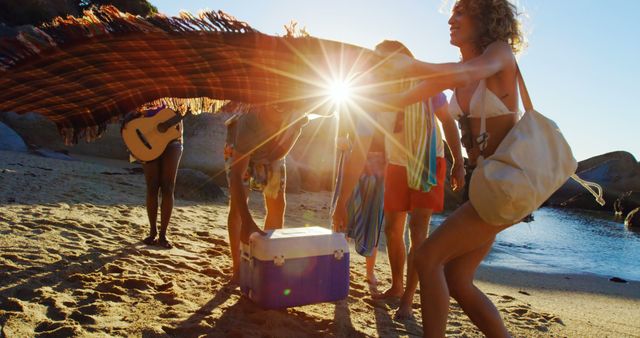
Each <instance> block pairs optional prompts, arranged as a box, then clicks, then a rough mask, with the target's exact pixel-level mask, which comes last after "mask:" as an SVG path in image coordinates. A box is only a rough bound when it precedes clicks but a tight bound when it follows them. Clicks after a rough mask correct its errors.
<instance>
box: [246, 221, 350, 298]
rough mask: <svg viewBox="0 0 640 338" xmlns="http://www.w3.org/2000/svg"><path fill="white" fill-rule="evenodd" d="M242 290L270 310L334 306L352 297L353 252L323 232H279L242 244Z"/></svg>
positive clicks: (337, 236) (338, 237)
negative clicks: (351, 254)
mask: <svg viewBox="0 0 640 338" xmlns="http://www.w3.org/2000/svg"><path fill="white" fill-rule="evenodd" d="M240 252H241V257H242V259H241V262H240V290H241V291H242V293H243V294H245V295H246V296H248V297H249V298H250V299H251V300H253V301H254V302H255V303H257V304H258V305H260V306H261V307H263V308H266V309H282V308H286V307H292V306H299V305H306V304H313V303H321V302H331V301H337V300H340V299H344V298H346V297H347V294H348V293H349V246H348V245H347V240H346V239H345V237H344V234H342V233H333V232H332V231H331V230H329V229H325V228H321V227H306V228H289V229H278V230H271V231H268V232H267V235H266V236H260V234H258V233H254V234H252V235H251V238H250V240H249V245H246V244H241V247H240Z"/></svg>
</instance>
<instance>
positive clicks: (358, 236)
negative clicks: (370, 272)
mask: <svg viewBox="0 0 640 338" xmlns="http://www.w3.org/2000/svg"><path fill="white" fill-rule="evenodd" d="M380 155H381V158H384V157H383V156H384V155H382V154H380ZM382 162H383V161H377V162H376V158H375V157H374V158H369V161H368V163H367V165H368V167H372V166H376V165H377V164H379V163H382ZM379 166H380V165H378V167H379ZM382 166H384V164H382ZM347 217H348V223H347V236H348V237H349V238H353V240H354V242H355V243H354V244H355V245H354V246H355V249H356V252H357V253H358V254H360V255H362V256H365V257H369V256H371V255H372V254H373V252H374V251H375V250H376V248H377V247H378V240H379V239H380V232H381V230H382V227H383V224H384V223H383V222H384V170H375V169H373V170H369V169H367V170H365V171H364V172H363V173H362V175H361V176H360V179H359V180H358V184H357V185H356V188H355V189H354V191H353V194H352V195H351V198H350V199H349V203H348V204H347Z"/></svg>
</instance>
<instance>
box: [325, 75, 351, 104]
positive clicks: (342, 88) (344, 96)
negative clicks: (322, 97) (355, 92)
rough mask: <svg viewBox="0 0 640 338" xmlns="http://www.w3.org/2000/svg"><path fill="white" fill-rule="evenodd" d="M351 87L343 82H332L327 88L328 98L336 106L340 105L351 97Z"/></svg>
mask: <svg viewBox="0 0 640 338" xmlns="http://www.w3.org/2000/svg"><path fill="white" fill-rule="evenodd" d="M351 89H352V88H351V85H350V84H349V83H348V82H347V81H344V80H337V81H333V83H331V85H330V87H329V96H330V97H331V101H333V103H335V104H336V105H341V104H343V103H345V102H346V101H348V100H349V98H350V97H351Z"/></svg>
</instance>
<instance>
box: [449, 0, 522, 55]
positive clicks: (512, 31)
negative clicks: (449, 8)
mask: <svg viewBox="0 0 640 338" xmlns="http://www.w3.org/2000/svg"><path fill="white" fill-rule="evenodd" d="M458 5H462V6H463V8H464V10H465V12H466V13H467V14H468V15H470V16H471V18H472V19H473V21H474V22H475V23H476V24H477V25H478V28H479V29H481V32H480V34H479V37H478V39H477V41H476V46H477V47H478V48H479V49H480V50H485V49H486V48H487V46H489V45H490V44H491V43H492V42H494V41H504V42H507V43H508V44H509V45H510V46H511V49H512V50H513V52H514V53H516V54H517V53H519V52H521V51H522V50H523V49H524V48H525V47H526V41H525V37H524V34H523V33H522V29H521V26H520V21H519V20H518V18H517V17H518V15H519V14H520V13H518V10H517V8H516V6H515V5H514V4H512V3H511V2H510V1H509V0H456V2H455V6H458Z"/></svg>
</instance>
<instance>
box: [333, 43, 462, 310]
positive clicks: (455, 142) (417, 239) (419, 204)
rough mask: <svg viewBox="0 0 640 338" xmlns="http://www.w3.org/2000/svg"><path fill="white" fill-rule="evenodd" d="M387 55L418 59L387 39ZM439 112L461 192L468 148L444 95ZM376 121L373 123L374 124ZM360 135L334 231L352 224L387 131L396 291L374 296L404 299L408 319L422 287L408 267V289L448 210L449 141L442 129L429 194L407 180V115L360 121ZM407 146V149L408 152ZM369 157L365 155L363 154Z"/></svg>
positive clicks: (387, 218) (387, 208) (435, 100)
mask: <svg viewBox="0 0 640 338" xmlns="http://www.w3.org/2000/svg"><path fill="white" fill-rule="evenodd" d="M376 51H377V52H378V53H379V54H382V55H389V54H391V53H403V54H406V55H408V56H410V57H413V55H412V54H411V52H410V51H409V50H408V49H407V48H406V47H405V46H404V45H403V44H402V43H400V42H398V41H388V40H386V41H383V42H382V43H380V44H378V46H376ZM431 106H432V107H433V110H434V111H433V113H434V114H435V116H436V117H437V118H438V120H440V122H441V123H442V127H443V129H444V134H445V136H446V139H447V141H448V145H449V148H450V151H451V153H452V156H453V159H454V164H453V167H452V170H451V185H452V187H453V188H454V189H456V190H458V189H460V188H462V187H463V186H464V182H465V181H464V176H465V171H464V166H463V158H462V148H461V146H460V136H459V133H458V128H457V126H456V124H455V121H454V120H453V118H452V117H451V116H450V115H449V112H448V104H447V99H446V96H445V95H444V94H443V93H440V94H438V95H436V96H434V97H432V98H431ZM372 120H373V121H372ZM354 123H355V124H356V128H355V129H356V137H355V140H354V146H353V150H352V154H351V156H349V157H348V158H347V160H346V162H345V171H344V177H343V183H342V189H341V191H340V192H339V195H338V199H337V202H336V208H335V211H334V214H333V223H334V229H336V230H342V229H344V227H345V226H346V201H347V200H348V199H349V197H350V196H351V193H352V191H353V188H354V186H355V183H356V181H357V178H358V177H359V175H360V173H361V172H362V169H363V168H364V158H366V157H365V154H364V151H365V150H367V149H369V145H370V142H371V139H372V136H371V135H372V134H373V129H374V127H375V126H377V127H378V128H382V129H383V133H384V134H385V152H386V154H387V161H388V164H387V168H386V172H385V183H384V187H385V192H384V222H385V224H384V229H385V236H386V240H387V254H388V257H389V265H390V266H391V275H392V282H391V287H390V288H389V289H388V290H387V291H385V292H383V293H379V294H375V295H374V298H377V299H388V298H396V299H397V298H400V307H399V308H398V310H397V312H396V314H395V317H396V318H397V319H407V318H411V317H412V316H413V311H412V307H411V306H412V304H413V296H414V295H415V292H416V289H417V285H418V275H417V273H416V271H415V267H414V266H413V264H407V285H406V288H405V286H404V265H405V262H412V261H413V255H414V251H415V249H416V248H417V247H419V246H420V244H421V243H422V242H423V241H424V240H425V239H426V238H427V235H428V233H429V224H430V221H431V215H432V214H433V212H441V211H442V210H443V207H444V183H445V176H446V171H447V164H446V161H445V159H444V143H443V141H442V135H441V133H442V132H441V130H440V128H439V127H436V128H435V129H436V134H437V135H436V157H437V159H436V161H437V163H436V177H437V185H435V186H433V187H432V188H431V189H430V191H428V192H423V191H418V190H413V189H410V188H409V184H408V181H407V164H408V160H407V156H408V155H407V150H406V146H405V145H404V144H405V134H404V130H405V128H404V125H403V124H404V117H403V113H402V112H385V113H376V114H369V118H367V117H358V118H356V121H355V122H354ZM403 147H404V148H405V149H403ZM360 153H363V154H360ZM407 213H408V214H409V230H410V239H411V244H410V248H409V253H408V256H409V257H408V260H407V252H406V246H405V241H404V233H405V222H406V219H407Z"/></svg>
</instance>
